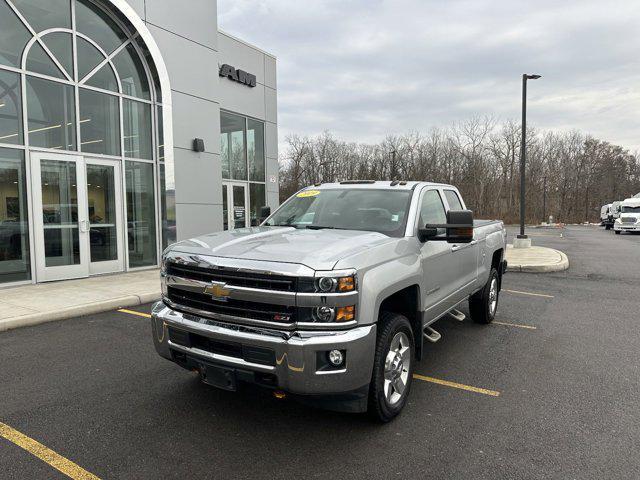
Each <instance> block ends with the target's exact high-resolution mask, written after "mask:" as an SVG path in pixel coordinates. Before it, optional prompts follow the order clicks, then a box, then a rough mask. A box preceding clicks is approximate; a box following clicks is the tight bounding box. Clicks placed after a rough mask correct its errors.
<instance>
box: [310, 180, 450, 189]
mask: <svg viewBox="0 0 640 480" xmlns="http://www.w3.org/2000/svg"><path fill="white" fill-rule="evenodd" d="M417 185H429V186H438V187H448V188H455V187H453V186H452V185H447V184H444V183H433V182H417V181H413V180H412V181H404V180H394V181H389V180H383V181H377V180H345V181H343V182H334V183H321V184H315V185H309V186H308V187H305V188H304V189H305V190H306V189H312V190H323V189H335V188H364V189H378V190H379V189H381V188H384V189H389V190H412V189H413V188H415V187H416V186H417Z"/></svg>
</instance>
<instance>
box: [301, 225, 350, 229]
mask: <svg viewBox="0 0 640 480" xmlns="http://www.w3.org/2000/svg"><path fill="white" fill-rule="evenodd" d="M305 228H308V229H309V230H325V229H326V230H345V229H344V228H338V227H329V226H323V225H307V226H306V227H305Z"/></svg>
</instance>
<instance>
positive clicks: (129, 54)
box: [113, 43, 151, 100]
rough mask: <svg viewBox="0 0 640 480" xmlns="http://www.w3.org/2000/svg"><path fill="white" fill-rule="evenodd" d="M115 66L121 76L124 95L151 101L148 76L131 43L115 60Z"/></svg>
mask: <svg viewBox="0 0 640 480" xmlns="http://www.w3.org/2000/svg"><path fill="white" fill-rule="evenodd" d="M113 65H114V66H115V67H116V71H117V72H118V75H119V76H120V83H121V84H122V93H123V94H125V95H129V96H131V97H138V98H144V99H145V100H151V93H150V88H149V82H148V81H147V74H146V72H145V70H144V66H143V65H142V60H140V57H139V56H138V52H136V49H135V47H134V46H133V45H132V44H131V43H130V44H129V45H127V46H126V48H124V49H123V50H122V51H121V52H120V53H118V55H116V56H115V57H114V58H113Z"/></svg>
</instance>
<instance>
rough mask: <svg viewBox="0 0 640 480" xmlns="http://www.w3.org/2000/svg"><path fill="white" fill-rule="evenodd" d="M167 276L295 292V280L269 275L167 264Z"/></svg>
mask: <svg viewBox="0 0 640 480" xmlns="http://www.w3.org/2000/svg"><path fill="white" fill-rule="evenodd" d="M166 273H167V275H173V276H176V277H180V278H189V279H192V280H198V281H200V282H207V283H210V282H224V283H226V284H227V285H229V286H234V287H247V288H260V289H264V290H276V291H279V292H295V291H296V290H297V278H296V277H290V276H286V275H271V274H269V273H254V272H242V271H238V270H233V269H225V268H215V269H212V268H203V267H198V266H195V265H181V264H178V263H172V262H171V263H167V266H166Z"/></svg>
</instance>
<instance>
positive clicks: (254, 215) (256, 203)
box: [249, 183, 267, 227]
mask: <svg viewBox="0 0 640 480" xmlns="http://www.w3.org/2000/svg"><path fill="white" fill-rule="evenodd" d="M266 204H267V202H266V200H265V190H264V183H250V184H249V210H250V212H249V214H250V218H251V226H252V227H255V226H256V225H260V222H261V221H262V220H264V219H263V218H260V209H261V208H262V207H264V206H266Z"/></svg>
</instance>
